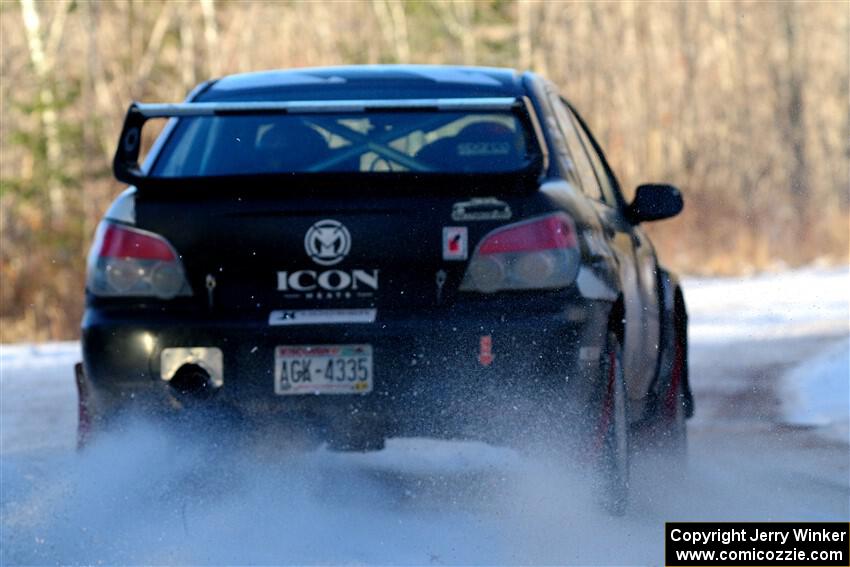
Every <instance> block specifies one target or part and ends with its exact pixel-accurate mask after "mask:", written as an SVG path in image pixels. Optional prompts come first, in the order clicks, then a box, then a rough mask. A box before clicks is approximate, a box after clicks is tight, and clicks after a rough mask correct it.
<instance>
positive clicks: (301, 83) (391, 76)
mask: <svg viewBox="0 0 850 567" xmlns="http://www.w3.org/2000/svg"><path fill="white" fill-rule="evenodd" d="M196 93H197V94H195V95H194V97H193V100H195V101H205V102H208V101H227V100H334V99H376V98H377V99H383V98H388V99H393V98H449V97H492V96H522V95H524V94H526V93H525V88H524V87H523V83H522V75H521V74H520V73H518V72H517V71H515V70H514V69H505V68H497V67H467V66H449V65H349V66H342V67H304V68H297V69H282V70H273V71H259V72H254V73H241V74H237V75H228V76H226V77H223V78H221V79H218V80H214V81H210V82H209V83H208V84H206V85H205V86H202V87H201V88H199V89H197V91H196Z"/></svg>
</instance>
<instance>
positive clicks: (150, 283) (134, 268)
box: [87, 221, 192, 299]
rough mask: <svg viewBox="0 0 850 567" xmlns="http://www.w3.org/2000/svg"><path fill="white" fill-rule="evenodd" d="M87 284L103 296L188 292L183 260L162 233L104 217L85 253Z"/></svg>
mask: <svg viewBox="0 0 850 567" xmlns="http://www.w3.org/2000/svg"><path fill="white" fill-rule="evenodd" d="M87 287H88V289H89V291H90V292H91V293H93V294H94V295H99V296H104V297H158V298H160V299H171V298H173V297H177V296H180V295H184V296H185V295H192V290H191V289H190V288H189V283H188V282H187V281H186V275H185V272H184V271H183V264H182V262H180V258H179V257H178V256H177V253H176V252H175V251H174V248H173V247H172V246H171V244H169V243H168V241H167V240H166V239H164V238H163V237H161V236H159V235H157V234H154V233H152V232H147V231H144V230H139V229H137V228H131V227H129V226H125V225H120V224H114V223H111V222H108V221H104V222H102V223H101V224H100V226H98V227H97V234H96V235H95V239H94V244H93V245H92V248H91V252H90V253H89V260H88V282H87Z"/></svg>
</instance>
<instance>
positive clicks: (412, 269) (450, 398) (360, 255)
mask: <svg viewBox="0 0 850 567" xmlns="http://www.w3.org/2000/svg"><path fill="white" fill-rule="evenodd" d="M352 88H353V87H352ZM358 88H360V87H358ZM411 90H415V89H411ZM323 92H325V91H323ZM305 93H306V94H305ZM307 94H309V92H306V91H304V90H303V89H302V91H300V96H299V92H296V91H292V92H290V91H287V90H286V89H280V90H278V91H275V90H274V89H265V90H262V91H256V90H251V89H243V90H239V89H223V90H221V92H218V93H217V92H216V91H215V89H210V90H208V91H207V92H206V94H203V93H202V94H201V95H199V96H198V97H197V98H196V100H195V101H193V102H191V103H188V104H183V105H176V106H171V107H165V106H154V105H151V106H147V107H146V106H144V105H139V106H136V107H133V108H131V111H130V115H129V116H128V121H127V124H126V125H125V129H124V132H123V133H122V140H121V144H122V147H119V151H118V154H117V155H116V172H117V174H118V177H119V179H122V180H124V181H128V182H131V183H133V184H135V186H136V188H135V190H134V191H131V193H129V194H127V195H125V196H124V197H122V198H123V199H124V204H122V205H121V206H120V207H118V209H119V212H120V214H117V213H116V214H114V215H111V217H110V215H107V218H106V219H105V220H104V221H103V223H102V225H101V226H100V227H99V229H98V235H97V237H96V240H95V243H94V245H93V247H92V251H91V256H90V259H89V280H88V285H87V301H88V303H87V309H86V313H85V316H84V320H83V349H84V365H85V379H86V383H87V386H88V390H90V394H91V395H90V399H89V400H87V407H88V411H90V412H91V413H92V414H93V415H94V416H96V417H97V418H100V419H104V420H107V419H110V418H111V417H112V416H117V415H121V414H122V413H124V412H127V411H133V410H139V411H143V412H145V413H150V412H152V411H154V412H159V413H164V414H171V413H175V414H179V413H186V412H192V411H197V410H198V409H199V408H204V409H209V408H216V409H221V410H222V411H223V412H224V414H226V415H228V416H230V417H231V418H232V420H233V421H235V422H237V423H239V424H241V425H243V426H245V427H247V428H249V429H255V428H266V429H271V430H272V431H274V430H277V429H278V428H279V431H280V434H281V435H285V434H293V433H295V434H301V433H305V434H309V435H312V436H314V437H315V438H317V439H322V440H327V441H330V442H331V443H333V444H336V445H338V446H343V447H353V448H370V447H371V448H374V447H379V446H381V443H382V442H383V439H384V438H385V437H389V436H395V435H405V436H407V435H427V436H437V437H475V438H483V439H486V440H490V441H496V442H499V441H507V442H513V441H515V440H517V439H523V438H525V436H526V435H527V434H532V433H534V434H536V433H539V431H538V430H540V429H546V428H548V427H551V425H552V424H553V423H554V424H559V425H570V424H576V423H579V421H580V420H579V417H578V416H579V415H586V414H587V411H586V410H587V408H588V407H589V406H593V405H594V404H597V403H598V397H599V396H598V394H599V392H598V390H599V387H598V380H596V374H595V373H596V372H597V371H598V365H597V363H598V358H599V352H598V350H599V349H598V348H596V349H595V350H594V349H593V348H588V345H591V347H592V346H594V345H595V346H598V345H600V343H601V342H602V340H603V338H604V336H605V328H606V324H607V312H608V309H596V308H595V306H594V305H593V303H594V300H591V299H587V298H585V297H584V296H582V294H580V293H579V291H578V288H577V286H576V284H575V281H576V277H577V274H578V270H579V266H580V263H581V257H582V254H583V251H582V243H581V234H580V227H577V226H576V222H575V219H574V218H573V217H572V216H571V215H570V214H569V211H564V210H563V209H562V208H561V206H559V205H556V204H555V203H554V202H553V201H552V199H551V197H549V196H548V195H547V193H546V192H543V191H540V183H541V181H543V180H544V178H545V177H546V173H547V171H546V165H545V162H546V143H545V141H544V139H543V137H542V135H541V132H540V129H539V125H538V124H537V123H536V116H535V111H534V106H533V104H532V103H531V102H530V101H529V100H528V99H527V98H526V97H525V94H524V92H522V90H521V89H520V90H517V91H515V92H508V93H500V94H502V95H503V96H500V97H494V96H487V97H482V96H472V95H475V94H478V93H476V92H469V93H467V95H468V96H465V97H457V96H452V97H448V96H442V95H448V94H457V93H455V92H453V91H447V92H444V93H437V94H439V95H440V96H435V97H434V98H421V97H420V98H413V97H412V96H410V95H408V96H406V97H400V98H371V99H368V100H364V99H358V98H355V96H356V95H358V94H362V93H361V92H360V91H357V90H356V89H354V90H353V92H352V93H350V94H349V96H343V95H345V90H344V89H340V90H337V91H334V93H333V94H334V95H335V96H337V97H340V98H335V99H330V100H305V99H302V98H300V97H301V96H306V95H307ZM384 94H386V93H384ZM428 94H433V93H428ZM486 94H493V93H486ZM324 96H330V95H327V94H326V92H325V95H324ZM151 117H165V118H170V119H171V123H170V124H169V126H167V127H166V130H165V132H164V134H163V135H162V139H161V141H160V142H159V143H158V147H156V149H155V150H154V153H153V156H152V157H151V158H150V159H149V160H148V163H147V165H146V166H145V167H137V166H136V164H135V160H136V158H137V156H138V142H139V139H140V137H139V136H138V133H139V129H140V128H141V127H142V125H143V123H144V121H145V120H147V119H148V118H151ZM591 413H592V412H591Z"/></svg>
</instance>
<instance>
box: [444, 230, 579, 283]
mask: <svg viewBox="0 0 850 567" xmlns="http://www.w3.org/2000/svg"><path fill="white" fill-rule="evenodd" d="M580 257H581V254H580V252H579V249H578V239H577V237H576V229H575V223H574V222H573V220H572V219H571V218H570V217H569V216H567V215H566V214H565V213H555V214H551V215H546V216H544V217H539V218H536V219H531V220H528V221H523V222H520V223H515V224H510V225H507V226H504V227H502V228H498V229H496V230H494V231H493V232H491V233H490V234H488V235H487V236H485V237H484V238H483V239H482V241H481V242H480V243H479V244H478V247H477V248H476V250H475V253H474V254H473V256H472V259H471V260H470V262H469V267H468V268H467V270H466V275H465V276H464V278H463V282H462V283H461V286H460V289H461V291H478V292H482V293H493V292H496V291H501V290H529V289H557V288H561V287H566V286H568V285H570V284H571V283H573V281H575V278H576V275H577V274H578V268H579V260H580Z"/></svg>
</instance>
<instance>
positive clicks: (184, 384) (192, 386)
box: [168, 364, 218, 400]
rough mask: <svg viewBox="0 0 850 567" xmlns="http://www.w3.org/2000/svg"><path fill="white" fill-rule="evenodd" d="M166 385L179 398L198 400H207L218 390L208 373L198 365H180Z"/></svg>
mask: <svg viewBox="0 0 850 567" xmlns="http://www.w3.org/2000/svg"><path fill="white" fill-rule="evenodd" d="M168 383H169V385H170V386H171V387H172V388H173V389H174V390H175V391H176V392H177V393H178V394H179V395H180V396H182V397H191V398H195V399H198V400H208V399H209V398H211V397H212V396H213V395H214V394H215V392H216V390H217V389H218V388H217V386H216V385H215V384H214V383H213V379H212V376H210V373H209V372H207V371H206V370H205V369H204V368H202V367H201V366H199V365H198V364H184V365H182V366H181V367H180V368H178V369H177V372H175V373H174V376H172V377H171V380H169V382H168Z"/></svg>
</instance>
